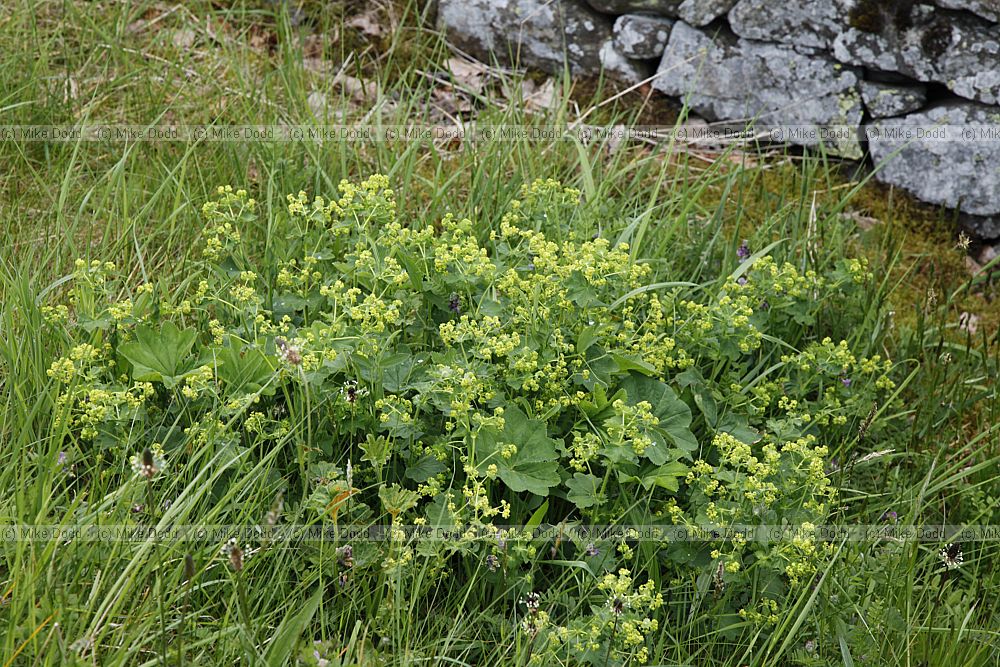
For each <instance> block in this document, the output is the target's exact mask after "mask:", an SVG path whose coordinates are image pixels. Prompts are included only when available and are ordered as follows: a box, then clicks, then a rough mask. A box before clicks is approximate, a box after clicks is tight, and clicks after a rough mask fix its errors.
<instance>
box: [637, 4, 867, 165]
mask: <svg viewBox="0 0 1000 667" xmlns="http://www.w3.org/2000/svg"><path fill="white" fill-rule="evenodd" d="M859 80H860V77H859V76H858V72H857V71H856V70H854V69H853V68H851V67H845V66H843V65H841V64H840V63H838V62H836V61H834V60H833V59H832V58H830V57H828V56H827V55H825V54H823V53H821V52H818V51H816V50H813V49H804V48H796V47H793V46H789V45H784V44H769V43H765V42H757V41H752V40H747V39H739V38H737V37H735V36H734V35H732V34H726V33H718V34H716V35H715V36H714V37H710V36H709V35H707V34H705V33H704V32H702V31H700V30H697V29H695V28H692V27H691V26H689V25H688V24H686V23H684V22H681V21H679V22H678V23H677V24H676V25H674V29H673V31H672V32H671V35H670V42H669V43H668V44H667V49H666V51H665V52H664V54H663V59H662V61H661V62H660V68H659V70H658V71H657V76H656V79H655V80H654V83H653V87H654V88H656V89H658V90H660V91H662V92H664V93H666V94H667V95H674V96H678V97H681V98H682V99H684V100H687V101H688V103H689V104H690V106H691V108H692V109H694V110H695V111H696V112H698V113H699V114H702V115H703V116H706V117H708V118H709V119H710V120H739V119H747V120H749V119H757V123H758V125H783V126H784V125H791V126H806V127H808V128H812V127H815V126H825V125H838V126H844V127H846V128H853V129H857V128H859V126H860V124H861V117H862V108H861V96H860V94H859V92H858V83H859ZM855 134H856V133H854V132H853V131H852V133H851V136H850V137H837V138H836V139H835V140H834V141H832V142H826V146H827V148H828V149H829V150H831V152H835V153H837V154H840V155H842V156H844V157H852V158H859V157H861V148H860V145H859V143H858V141H857V137H856V136H855ZM791 140H792V141H794V142H795V143H800V144H802V145H815V144H816V143H817V141H815V140H811V139H810V138H809V137H805V136H804V137H799V138H791Z"/></svg>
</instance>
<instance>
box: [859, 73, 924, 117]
mask: <svg viewBox="0 0 1000 667" xmlns="http://www.w3.org/2000/svg"><path fill="white" fill-rule="evenodd" d="M860 90H861V100H862V101H863V102H864V103H865V108H866V109H868V113H869V114H870V115H871V116H872V117H873V118H891V117H892V116H902V115H903V114H907V113H910V112H911V111H916V110H917V109H919V108H920V107H922V106H924V104H925V103H926V102H927V88H925V87H924V86H919V85H916V86H897V85H893V84H890V83H877V82H874V81H862V82H861V86H860Z"/></svg>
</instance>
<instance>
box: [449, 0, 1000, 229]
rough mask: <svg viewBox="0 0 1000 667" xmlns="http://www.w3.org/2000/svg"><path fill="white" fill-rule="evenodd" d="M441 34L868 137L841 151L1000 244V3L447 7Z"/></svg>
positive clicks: (740, 0) (712, 112)
mask: <svg viewBox="0 0 1000 667" xmlns="http://www.w3.org/2000/svg"><path fill="white" fill-rule="evenodd" d="M438 23H439V27H440V28H442V29H443V30H444V31H445V32H446V34H447V36H448V38H449V40H451V41H452V42H454V43H455V44H456V45H457V46H459V47H460V48H463V49H465V50H467V51H469V52H472V53H474V54H476V55H478V56H479V57H481V58H484V59H486V60H498V61H500V62H503V63H512V62H515V61H516V62H517V63H519V64H521V65H523V66H527V67H534V68H539V69H543V70H548V71H551V72H561V71H563V70H564V67H568V68H569V70H570V71H571V72H573V73H575V74H585V75H592V74H598V73H600V72H602V71H603V72H605V73H606V74H607V75H609V76H613V77H615V78H618V79H621V80H623V81H625V82H638V81H641V80H644V79H647V78H649V77H653V76H654V75H655V78H653V79H652V85H653V87H654V88H655V89H656V90H658V91H660V92H662V93H663V94H665V95H669V96H673V97H676V98H678V99H683V100H685V101H686V102H687V103H688V105H689V106H690V108H691V109H693V110H694V111H695V112H696V113H698V114H700V115H702V116H704V117H705V118H707V119H709V120H720V121H741V120H746V119H756V122H757V123H758V124H761V125H782V126H830V125H834V126H837V127H840V128H849V129H856V130H857V132H855V133H851V134H850V136H846V137H845V136H844V135H843V134H840V133H838V134H837V136H836V138H835V139H832V140H828V141H827V142H826V145H825V148H826V149H827V150H829V151H831V152H833V153H836V154H839V155H841V156H843V157H845V158H851V159H870V160H872V161H873V162H874V163H881V162H882V161H883V160H885V159H887V158H891V159H889V161H888V162H887V164H886V166H885V167H884V168H882V169H881V170H879V171H878V172H877V174H876V178H878V179H880V180H882V181H883V182H886V183H889V184H892V185H895V186H898V187H900V188H903V189H905V190H907V191H909V192H911V193H912V194H913V195H915V196H917V197H919V198H920V199H923V200H925V201H927V202H930V203H933V204H939V205H943V206H947V207H949V208H953V209H957V210H958V211H960V212H961V214H962V216H963V218H964V220H965V222H966V224H967V226H969V227H970V228H971V229H972V230H973V231H975V232H977V233H978V234H979V235H980V236H981V237H983V238H997V237H1000V0H933V1H931V0H924V1H923V2H919V1H918V2H915V1H914V0H438ZM942 127H947V128H948V131H947V132H930V131H926V130H930V129H934V128H942ZM917 135H920V136H917ZM793 141H796V142H797V143H801V144H803V145H811V144H812V143H813V142H814V139H811V138H809V137H804V138H802V137H800V138H798V139H793Z"/></svg>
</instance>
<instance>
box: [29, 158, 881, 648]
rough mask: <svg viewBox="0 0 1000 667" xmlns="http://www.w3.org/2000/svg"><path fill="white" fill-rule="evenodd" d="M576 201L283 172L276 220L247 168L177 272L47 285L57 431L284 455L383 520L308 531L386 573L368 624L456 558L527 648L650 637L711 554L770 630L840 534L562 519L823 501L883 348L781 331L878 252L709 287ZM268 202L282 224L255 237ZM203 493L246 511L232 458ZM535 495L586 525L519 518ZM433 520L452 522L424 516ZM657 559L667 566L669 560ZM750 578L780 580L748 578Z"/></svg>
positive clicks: (322, 503)
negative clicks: (442, 213)
mask: <svg viewBox="0 0 1000 667" xmlns="http://www.w3.org/2000/svg"><path fill="white" fill-rule="evenodd" d="M578 201H579V193H577V192H575V191H573V190H571V189H567V188H563V187H562V186H560V185H559V184H558V183H555V182H552V181H544V182H543V181H538V182H536V183H534V184H533V185H531V186H530V187H528V188H526V189H525V191H524V192H523V196H522V197H521V200H520V201H516V202H514V203H513V204H511V206H510V207H509V210H508V211H507V213H506V215H505V217H504V218H503V220H502V222H501V223H500V224H499V225H498V226H497V227H496V228H495V229H492V230H486V229H482V228H481V227H478V226H477V225H476V224H474V222H472V221H470V220H467V219H457V218H452V217H448V218H445V219H444V220H435V221H418V220H404V219H401V218H400V217H398V216H397V210H396V203H395V199H394V194H393V192H392V191H391V190H390V189H389V183H388V180H387V179H386V178H384V177H381V176H373V177H371V178H369V179H368V180H367V181H365V182H363V183H361V184H360V185H353V184H350V183H347V182H344V183H342V184H341V185H340V188H339V194H338V196H337V197H336V198H335V199H332V200H329V201H327V200H325V199H323V198H320V197H316V198H314V199H309V198H308V197H307V196H306V195H305V194H304V193H300V194H298V195H292V196H289V197H288V205H287V210H286V211H283V212H282V213H281V214H278V215H276V216H275V217H274V219H272V220H267V221H262V220H261V219H260V216H261V213H260V211H259V210H258V208H257V206H256V205H255V202H254V201H253V200H252V199H250V198H249V197H248V195H247V194H246V193H245V192H243V191H238V190H236V191H234V190H233V189H231V188H222V189H220V190H219V194H218V197H217V199H215V200H214V201H212V202H210V203H208V204H206V205H205V207H204V216H205V219H206V221H207V236H206V241H205V244H204V250H203V253H202V258H203V259H202V262H201V264H200V265H199V266H198V267H194V268H193V270H192V271H191V272H189V274H188V275H189V279H188V280H187V281H186V282H185V283H184V284H181V285H163V284H159V283H156V282H155V281H153V282H148V283H143V284H141V285H139V286H137V287H136V286H134V285H131V283H126V282H125V281H124V278H125V277H124V275H123V274H122V273H120V272H119V271H117V270H116V269H115V267H114V266H111V265H109V264H104V263H100V262H95V263H92V264H88V263H84V262H80V263H78V268H77V271H76V273H75V274H74V276H73V281H72V288H71V289H72V292H71V307H72V311H70V309H68V308H65V307H58V306H53V307H49V308H47V309H46V313H47V317H48V320H49V322H50V325H51V326H53V327H55V328H57V329H60V330H63V331H65V335H66V336H67V337H68V340H69V341H70V342H69V343H68V349H70V352H69V354H68V355H66V356H64V357H62V358H60V359H58V360H57V361H56V362H55V363H53V364H52V366H51V369H50V371H49V372H50V375H51V377H52V378H53V379H54V380H55V381H56V382H58V385H59V399H58V402H57V405H56V410H57V413H58V418H59V420H60V424H61V425H62V428H63V429H64V430H65V432H66V434H67V437H66V440H67V443H69V444H68V445H67V447H68V448H71V449H68V451H67V453H66V458H67V459H68V461H69V463H71V462H72V461H73V460H82V459H83V458H85V457H93V456H99V457H100V460H102V461H103V462H104V465H105V466H107V467H108V469H106V470H104V471H103V472H102V474H105V475H108V474H112V475H113V474H119V472H120V474H122V475H129V474H131V471H130V470H129V469H128V461H129V459H130V457H136V456H139V458H138V459H137V462H138V463H137V465H142V458H141V455H140V454H141V453H142V452H143V451H144V450H146V449H148V450H149V452H147V453H146V454H145V456H146V457H147V459H148V460H149V461H154V462H155V466H154V467H156V469H157V470H158V471H159V470H161V469H162V470H165V471H167V472H166V473H165V474H164V475H163V476H162V477H163V478H164V479H162V480H160V481H159V482H157V483H161V484H169V483H170V482H169V479H170V478H171V477H172V476H176V475H178V474H179V472H178V471H182V470H184V469H185V466H186V465H188V464H189V462H190V461H191V460H192V457H194V456H195V455H196V454H201V455H202V456H203V457H202V458H200V459H199V460H212V461H219V460H232V461H236V463H235V464H234V465H233V472H234V473H236V474H249V473H250V472H251V471H256V472H255V474H260V473H261V470H264V471H266V474H262V477H261V479H262V480H263V481H262V482H261V485H260V489H261V493H267V494H272V495H273V494H277V493H278V492H279V491H281V492H282V493H283V496H282V502H281V503H279V504H278V505H276V507H277V509H276V510H275V512H276V513H277V514H283V515H284V517H285V518H284V520H286V521H295V522H298V523H302V524H319V525H329V526H336V527H337V528H342V527H345V526H348V525H354V526H357V525H362V526H363V525H371V524H379V525H385V526H388V527H389V533H388V535H389V539H388V540H387V541H381V542H378V541H356V542H349V541H347V540H344V541H342V543H338V544H336V545H335V546H334V547H332V548H326V549H324V548H318V547H317V548H313V547H312V546H309V545H305V546H301V551H300V552H299V556H301V557H300V558H299V559H298V561H297V562H299V563H300V564H301V567H303V568H306V567H313V566H315V565H317V564H319V565H321V566H323V567H327V568H329V569H330V570H331V571H335V572H337V573H338V575H337V576H338V578H339V581H340V582H341V584H340V585H341V588H342V589H343V591H345V593H344V594H348V593H347V592H346V591H349V590H350V589H351V587H352V586H353V587H354V590H358V589H359V588H364V589H366V590H367V591H368V594H369V595H370V596H371V599H372V600H373V601H374V602H373V604H372V605H370V606H369V607H368V608H367V609H366V611H365V612H364V613H366V614H368V615H369V618H368V620H370V621H371V622H373V623H374V624H375V625H376V627H378V626H379V624H383V625H384V624H388V623H389V622H390V620H389V618H388V616H389V612H388V611H387V610H389V609H391V607H392V602H393V600H394V599H398V597H399V596H401V595H406V596H408V597H409V596H414V595H420V594H421V591H425V590H427V589H429V588H430V587H432V586H434V585H436V582H438V581H440V580H441V578H442V577H443V576H444V575H445V574H446V573H447V572H448V571H449V570H451V569H453V568H455V567H456V563H459V562H464V563H466V564H469V563H472V564H474V568H475V570H476V571H477V572H479V573H481V575H482V577H483V586H496V587H497V590H502V591H504V594H505V595H509V596H510V598H511V601H512V603H511V605H510V607H509V620H511V622H512V623H515V624H516V625H517V627H518V628H519V632H520V633H522V637H523V642H522V645H523V647H524V648H523V650H524V651H525V652H526V654H527V655H529V656H530V659H534V660H536V661H543V660H546V658H545V657H544V656H546V655H549V656H553V658H552V659H553V660H554V659H556V658H555V656H560V659H569V660H571V661H582V662H590V663H593V664H607V662H606V661H608V660H612V661H613V662H615V663H618V662H621V661H623V660H626V659H634V660H638V661H645V660H647V659H649V657H650V653H649V651H650V649H649V642H650V641H651V637H653V636H655V635H656V633H657V630H658V628H661V627H663V626H664V624H665V623H667V622H668V618H667V617H666V613H667V612H666V611H665V610H666V605H665V603H664V600H665V599H667V600H669V598H670V594H671V593H670V590H671V586H674V585H682V584H683V582H684V581H686V580H687V579H689V578H690V576H692V575H696V576H698V577H701V578H702V580H704V581H708V582H709V586H711V587H713V588H714V590H715V591H716V593H717V594H718V593H720V592H721V591H726V593H725V595H726V598H725V599H726V600H727V605H728V606H729V609H728V613H730V614H731V616H732V618H742V619H743V620H744V621H745V622H746V623H745V625H746V627H750V628H754V629H753V630H752V631H753V632H767V629H768V627H770V626H773V625H775V624H776V623H777V622H778V616H777V613H776V612H775V609H776V608H777V606H776V604H775V600H776V599H778V598H780V597H781V596H784V595H788V594H789V593H790V592H791V593H795V592H796V591H798V590H800V589H801V588H802V587H804V586H808V585H810V584H811V583H814V581H815V576H816V573H817V571H819V570H821V569H822V568H823V566H824V563H825V562H826V560H827V559H828V558H829V557H830V552H831V550H830V548H829V545H828V544H827V543H823V542H816V541H813V540H812V539H810V538H808V537H802V538H800V539H796V540H783V541H775V542H772V543H767V542H760V541H741V540H739V539H736V540H719V541H718V542H714V543H713V542H709V543H706V544H703V543H688V542H670V541H666V540H664V541H663V542H662V543H650V542H649V541H648V540H644V539H638V538H639V537H640V536H639V535H637V534H630V533H628V532H627V531H625V532H624V533H621V534H618V535H617V537H616V538H615V539H604V540H602V539H600V538H599V537H597V538H594V539H582V538H580V537H579V536H578V535H577V534H575V533H573V531H572V530H571V529H572V527H573V526H574V525H583V524H586V525H619V526H635V527H643V526H662V527H678V526H683V527H692V528H693V527H700V528H704V527H712V526H715V527H724V526H731V525H734V524H736V525H755V524H767V525H785V526H791V527H806V528H808V527H809V526H810V525H817V524H821V523H824V522H826V521H827V519H828V517H829V515H830V513H831V511H832V508H833V503H834V501H835V500H836V498H835V491H834V488H833V486H832V484H831V481H830V479H829V477H828V470H829V467H830V464H829V460H828V459H829V457H830V454H829V444H830V442H832V441H837V442H842V441H845V440H847V439H849V438H850V434H853V433H856V432H857V430H858V428H859V424H864V422H865V420H866V419H867V418H868V416H869V415H870V414H871V411H872V409H873V406H875V405H876V404H878V403H879V402H882V403H883V404H884V403H885V402H886V401H887V400H891V396H892V392H893V389H894V384H893V381H892V380H891V379H890V375H891V371H892V368H891V364H890V363H889V362H888V361H886V360H883V359H880V358H878V357H872V358H863V357H861V356H859V355H857V354H855V352H854V351H852V349H851V347H850V346H849V345H848V344H847V343H846V342H838V341H833V340H830V339H829V338H820V337H816V338H808V337H805V338H804V340H803V342H802V343H801V344H800V345H797V346H793V345H790V344H788V343H784V342H782V332H783V331H785V329H787V328H788V327H790V326H794V327H797V328H798V330H804V331H808V328H809V327H810V326H811V325H812V324H813V322H814V321H815V318H816V316H817V313H818V312H819V309H820V308H823V307H824V304H826V303H830V302H836V303H839V304H850V303H852V302H853V301H856V300H861V299H863V298H864V289H865V285H866V284H867V282H868V281H869V279H870V274H869V273H868V271H867V267H866V265H865V264H864V263H863V262H861V261H859V260H850V259H845V260H840V261H838V262H836V264H835V265H832V267H831V269H830V270H829V271H826V272H825V273H824V274H823V275H817V274H816V273H813V272H811V271H808V272H803V271H800V270H799V269H797V268H796V267H794V266H792V265H791V264H788V263H779V262H777V261H775V260H774V259H772V257H771V256H769V255H767V254H765V253H758V254H751V253H750V251H749V249H748V248H746V247H745V246H744V247H742V248H741V251H740V253H739V258H738V263H736V264H735V265H734V266H732V267H730V268H729V270H728V271H727V272H726V275H724V276H721V277H720V278H719V279H718V280H717V281H715V282H713V283H710V284H707V285H698V286H696V285H691V284H688V283H683V282H679V281H678V277H677V276H673V277H672V276H669V275H668V276H664V275H660V274H659V273H656V272H655V271H654V269H653V268H652V266H651V265H649V264H646V263H643V262H641V261H638V260H637V258H636V256H635V254H634V253H633V252H632V251H631V250H630V248H628V247H627V246H626V245H625V244H616V243H614V242H612V241H609V240H607V239H605V238H603V237H594V238H589V239H587V240H567V241H560V242H556V241H553V240H551V239H550V238H549V237H548V236H547V234H546V227H545V221H546V220H548V219H557V218H558V217H559V215H560V214H562V213H565V212H566V211H567V210H572V209H573V207H575V206H577V205H578ZM262 227H264V228H266V229H268V232H269V233H268V237H267V239H266V247H265V249H264V251H263V252H257V251H251V249H250V248H251V246H250V244H249V242H248V240H247V239H248V237H249V236H251V235H254V234H257V235H259V232H260V229H261V228H262ZM681 278H682V277H681ZM672 281H673V282H672ZM123 293H124V294H128V295H129V296H128V297H127V298H121V297H120V295H121V294H123ZM845 307H846V306H845ZM71 312H72V316H71V314H70V313H71ZM206 452H207V453H208V455H207V456H205V454H206ZM119 463H120V465H119ZM115 466H118V467H117V468H116V467H115ZM118 468H120V471H119V470H118ZM145 469H146V468H143V470H145ZM150 483H152V482H150ZM137 493H139V494H140V496H141V490H140V491H137ZM212 498H213V501H214V502H216V503H222V510H219V509H218V507H217V506H213V508H212V510H211V520H212V521H214V522H216V523H222V522H225V521H230V522H236V521H238V520H240V519H239V517H240V516H241V515H240V511H239V507H240V499H239V498H231V497H228V496H227V495H226V478H225V477H224V476H223V477H220V478H219V479H218V480H217V481H216V488H215V490H214V493H213V496H212ZM226 503H228V505H227V504H226ZM206 512H208V506H207V505H206ZM532 517H534V521H532ZM202 518H204V517H199V516H197V515H196V513H195V514H191V515H189V516H187V517H186V520H187V521H189V522H193V521H197V520H199V519H202ZM275 520H276V517H272V516H270V515H269V517H268V521H269V522H270V523H273V522H274V521H275ZM261 521H262V522H263V518H262V519H261ZM541 521H544V522H546V523H552V524H555V523H561V524H562V525H563V526H565V528H566V530H567V532H566V535H567V538H566V539H564V540H562V539H557V540H554V541H553V540H547V541H544V542H542V541H540V540H539V539H537V538H536V537H535V536H534V535H533V534H532V533H531V531H530V530H528V529H518V528H511V527H512V526H522V527H523V526H525V525H526V524H529V525H534V524H537V523H538V522H541ZM421 525H424V526H429V527H446V528H450V529H454V531H455V532H454V539H449V540H420V539H416V538H415V537H414V536H413V533H411V532H408V531H407V530H405V528H407V527H409V526H421ZM804 534H805V533H804ZM483 535H488V536H490V539H486V540H484V539H482V536H483ZM230 551H231V549H230ZM255 551H258V552H259V554H266V552H267V547H266V545H265V546H258V547H255V546H254V545H249V548H248V549H242V548H241V549H240V554H241V560H240V567H241V568H242V567H243V560H244V559H245V560H246V568H247V570H248V573H251V574H252V569H253V564H254V563H253V561H254V558H253V557H252V556H251V555H250V554H252V553H254V552H255ZM259 554H258V557H263V556H260V555H259ZM653 561H655V562H656V563H657V568H656V571H657V572H660V573H662V572H673V573H674V574H675V578H674V579H673V580H671V579H670V578H669V577H668V578H664V577H662V576H659V577H657V578H656V579H655V580H654V578H652V577H651V576H650V572H652V571H653V568H651V567H650V565H649V564H650V562H653ZM554 562H559V563H566V562H574V563H578V564H579V565H578V569H579V572H581V573H584V574H583V575H581V576H584V575H585V576H584V579H583V580H581V583H580V586H579V597H578V598H577V599H567V598H566V597H565V596H560V597H558V598H556V597H548V596H547V595H546V585H547V581H548V577H550V576H552V575H551V568H554V567H556V566H554V565H552V563H554ZM547 563H548V564H547ZM751 578H753V579H755V581H756V582H757V584H756V585H755V586H754V587H752V588H751V587H750V586H743V585H742V584H744V583H747V582H749V581H750V579H751ZM760 581H764V582H765V584H764V585H761V584H760ZM751 589H752V590H756V591H758V592H760V591H766V592H767V595H766V596H765V597H757V598H756V599H752V598H751V597H749V596H746V595H744V594H741V592H740V591H742V590H751ZM580 609H584V610H586V613H584V614H582V615H581V614H580ZM571 610H575V611H574V612H573V613H571ZM314 654H315V656H314ZM316 656H320V650H319V649H318V648H317V649H315V650H313V649H310V650H309V651H307V654H306V655H305V657H304V659H305V660H307V661H310V660H321V659H325V658H321V657H316Z"/></svg>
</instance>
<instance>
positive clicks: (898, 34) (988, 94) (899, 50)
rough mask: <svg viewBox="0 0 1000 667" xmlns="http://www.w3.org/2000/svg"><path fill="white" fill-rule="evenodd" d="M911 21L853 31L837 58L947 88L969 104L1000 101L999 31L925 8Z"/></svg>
mask: <svg viewBox="0 0 1000 667" xmlns="http://www.w3.org/2000/svg"><path fill="white" fill-rule="evenodd" d="M911 20H912V24H911V25H910V27H907V28H906V29H899V28H897V27H895V26H886V27H884V28H883V29H881V30H878V31H868V30H862V29H859V28H854V27H849V28H848V29H847V30H845V31H844V32H842V33H840V34H839V35H837V37H836V38H835V39H834V42H833V52H834V55H835V56H836V57H837V59H838V60H841V61H843V62H846V63H851V64H853V65H863V66H865V67H870V68H874V69H879V70H884V71H890V72H899V73H901V74H905V75H906V76H909V77H911V78H914V79H917V80H918V81H925V82H931V81H936V82H939V83H943V84H944V85H946V86H947V87H948V88H949V89H951V90H952V91H953V92H954V93H955V94H956V95H959V96H961V97H964V98H966V99H970V100H975V101H978V102H983V103H986V104H996V103H997V102H1000V29H998V28H997V27H996V26H994V25H991V24H988V23H986V22H984V21H982V20H981V19H977V18H975V17H973V16H965V15H958V14H948V15H944V14H942V13H941V12H938V11H936V10H934V9H933V8H931V7H927V6H924V5H920V6H916V7H914V8H913V14H912V19H911Z"/></svg>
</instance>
